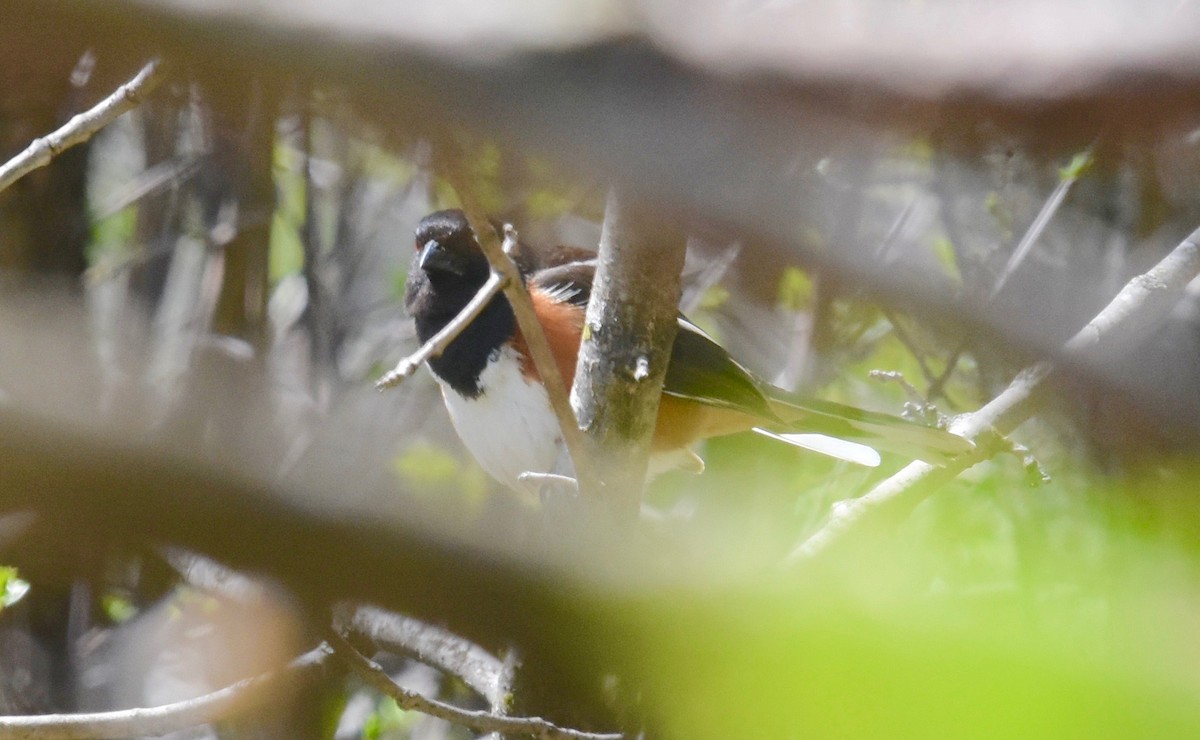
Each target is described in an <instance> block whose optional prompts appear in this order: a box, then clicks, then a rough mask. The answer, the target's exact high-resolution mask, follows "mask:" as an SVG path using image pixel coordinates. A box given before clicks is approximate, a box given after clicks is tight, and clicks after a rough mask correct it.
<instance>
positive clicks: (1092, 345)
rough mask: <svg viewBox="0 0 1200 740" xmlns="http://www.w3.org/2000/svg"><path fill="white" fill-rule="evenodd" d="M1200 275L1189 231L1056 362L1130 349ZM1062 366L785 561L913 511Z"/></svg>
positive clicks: (1047, 368)
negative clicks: (947, 457)
mask: <svg viewBox="0 0 1200 740" xmlns="http://www.w3.org/2000/svg"><path fill="white" fill-rule="evenodd" d="M1197 275H1200V229H1197V230H1196V231H1194V232H1192V234H1191V235H1190V236H1188V238H1186V239H1184V240H1183V242H1181V243H1180V244H1179V245H1178V246H1177V247H1175V249H1173V250H1172V251H1171V252H1170V253H1169V254H1168V255H1167V256H1166V257H1164V258H1163V259H1162V261H1160V262H1159V263H1158V264H1157V265H1155V266H1154V267H1153V268H1151V269H1150V270H1148V271H1147V272H1145V273H1143V274H1141V275H1138V276H1137V277H1135V278H1133V279H1132V280H1130V281H1129V282H1128V283H1127V284H1126V285H1125V287H1124V288H1122V289H1121V291H1120V292H1119V293H1117V295H1116V296H1115V297H1114V298H1113V299H1112V301H1110V302H1109V304H1108V305H1107V306H1105V307H1104V309H1103V310H1102V311H1101V312H1100V313H1099V314H1097V315H1096V317H1095V318H1093V319H1092V320H1091V321H1089V322H1088V324H1087V325H1086V326H1084V327H1083V328H1082V329H1080V330H1079V331H1078V332H1077V333H1076V334H1075V336H1073V337H1071V339H1070V340H1069V341H1067V343H1066V344H1065V345H1064V346H1063V348H1062V351H1061V352H1060V361H1063V362H1066V363H1068V364H1081V365H1084V366H1089V365H1090V366H1099V365H1100V363H1103V362H1104V361H1106V360H1109V359H1111V358H1113V357H1115V356H1118V355H1120V354H1122V353H1123V352H1125V351H1127V350H1128V349H1129V348H1130V347H1131V345H1133V344H1134V343H1136V342H1137V341H1138V340H1139V339H1143V338H1144V337H1145V336H1146V331H1147V329H1149V328H1151V327H1153V326H1155V325H1157V324H1158V323H1159V322H1160V321H1161V320H1162V319H1163V317H1164V316H1166V314H1167V312H1169V311H1170V310H1171V308H1172V307H1173V306H1174V305H1175V304H1176V303H1177V302H1178V301H1179V299H1180V297H1182V295H1183V291H1184V289H1185V288H1186V287H1187V285H1188V283H1189V282H1191V281H1192V280H1193V279H1194V278H1196V276H1197ZM1058 367H1059V363H1058V362H1052V361H1044V362H1039V363H1036V364H1034V365H1031V366H1029V367H1027V368H1025V369H1024V370H1022V371H1021V372H1020V373H1018V374H1017V377H1016V378H1015V379H1014V380H1013V381H1012V383H1011V384H1010V385H1009V386H1008V387H1007V388H1005V389H1004V391H1003V392H1001V393H1000V395H999V396H997V397H996V398H994V399H992V401H991V402H989V403H988V404H987V405H985V406H984V407H983V408H981V409H979V410H978V411H975V412H973V413H969V414H964V415H962V416H960V417H958V418H957V419H956V420H955V421H954V422H953V423H952V424H951V425H950V431H952V432H954V433H956V434H960V435H962V436H964V437H966V438H967V439H970V440H972V441H975V442H977V443H978V444H977V448H976V450H975V451H974V452H971V453H970V454H967V455H963V456H961V457H958V458H955V459H954V460H952V461H950V462H949V464H947V465H946V466H944V467H938V466H934V465H930V464H928V463H924V462H919V461H918V462H913V463H910V464H909V465H908V466H906V467H905V468H903V469H902V470H900V472H898V473H896V474H895V475H893V476H892V477H890V478H888V479H887V480H885V481H883V482H882V483H880V484H879V485H877V486H876V487H875V488H873V489H872V490H871V491H870V492H868V493H867V494H866V495H864V496H862V497H860V498H857V499H853V500H850V501H843V502H841V503H839V504H837V505H836V507H835V508H834V511H833V514H832V515H831V516H830V518H829V520H828V521H827V522H826V523H825V525H824V526H822V527H821V529H819V530H818V531H817V532H816V533H814V534H813V535H812V536H811V537H809V538H808V539H807V540H805V541H804V542H803V543H802V544H801V545H800V546H799V547H798V548H797V549H796V550H794V551H793V552H792V554H791V555H790V556H789V558H788V561H789V562H790V563H799V562H804V561H807V560H810V559H812V558H814V557H816V556H818V555H821V554H822V553H824V552H826V551H828V550H829V549H831V548H833V547H834V546H836V545H838V544H839V543H842V542H844V541H846V540H847V539H848V538H850V537H851V536H852V535H854V534H855V533H856V532H860V531H861V530H863V529H864V528H869V527H870V526H872V525H877V524H880V523H883V522H887V521H892V520H893V519H894V518H896V517H898V516H902V515H904V514H906V513H907V512H909V511H911V510H912V509H913V507H915V506H916V505H917V504H919V503H920V502H921V501H923V500H925V498H927V497H928V496H929V495H930V494H932V493H933V492H934V491H935V490H937V488H938V487H940V486H942V485H944V484H946V483H948V482H949V481H951V480H953V479H954V478H955V477H957V476H958V474H959V473H961V472H963V471H964V470H966V469H968V468H970V467H971V466H973V465H975V464H976V463H978V462H982V461H983V460H985V459H987V458H989V457H991V456H992V455H993V454H995V453H996V452H997V451H999V449H1000V448H1001V447H1002V445H997V444H988V443H987V440H986V436H987V435H988V434H989V433H995V434H1000V435H1003V434H1008V433H1009V432H1011V431H1012V430H1013V429H1015V428H1016V427H1017V426H1019V425H1020V424H1021V423H1022V422H1024V421H1025V420H1026V419H1027V418H1029V416H1030V415H1031V414H1033V412H1034V411H1035V410H1036V407H1037V398H1038V391H1039V390H1040V389H1041V388H1042V386H1043V385H1044V383H1045V381H1046V379H1047V378H1049V377H1050V376H1051V375H1052V374H1053V373H1054V372H1055V370H1056V369H1058Z"/></svg>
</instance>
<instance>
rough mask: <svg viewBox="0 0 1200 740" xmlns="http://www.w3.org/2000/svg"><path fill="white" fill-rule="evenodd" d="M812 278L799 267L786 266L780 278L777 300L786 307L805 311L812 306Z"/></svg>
mask: <svg viewBox="0 0 1200 740" xmlns="http://www.w3.org/2000/svg"><path fill="white" fill-rule="evenodd" d="M812 295H813V287H812V278H810V277H809V276H808V273H806V272H804V271H803V270H801V269H800V268H798V267H786V268H784V270H783V275H781V276H780V278H779V291H778V293H777V297H776V300H777V301H778V303H779V304H780V305H781V306H783V307H784V308H787V309H790V310H792V311H803V310H806V309H808V308H809V307H811V306H812Z"/></svg>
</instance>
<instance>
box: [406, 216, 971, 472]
mask: <svg viewBox="0 0 1200 740" xmlns="http://www.w3.org/2000/svg"><path fill="white" fill-rule="evenodd" d="M593 257H594V255H592V254H591V253H588V252H586V251H585V250H580V249H577V248H560V249H559V251H557V252H554V253H552V254H551V255H549V256H545V255H543V256H541V257H540V258H539V257H538V256H537V255H535V254H532V253H530V252H529V251H528V250H522V251H521V253H520V255H519V257H518V265H519V266H520V267H521V271H522V273H523V274H524V276H525V280H526V287H527V288H528V290H529V295H530V298H531V299H532V301H533V307H534V311H535V312H536V313H537V316H538V319H539V320H540V321H541V324H542V328H543V329H544V330H545V332H546V339H547V340H548V341H549V343H550V347H551V349H552V350H553V354H554V359H555V362H556V364H557V365H558V371H559V372H560V373H561V374H562V377H563V380H564V381H565V383H566V385H567V387H568V388H570V386H571V383H572V381H573V380H574V377H575V361H576V356H577V354H578V351H579V343H580V337H581V336H582V328H583V322H584V312H585V310H586V308H587V302H588V297H589V295H590V294H591V288H592V277H593V273H594V272H595V268H596V264H595V260H594V259H590V258H593ZM489 273H490V267H489V265H488V261H487V258H486V257H484V255H483V252H482V250H481V249H480V247H479V244H478V242H477V241H476V240H475V236H474V233H473V232H472V231H471V227H470V225H469V224H468V223H467V220H466V218H465V217H464V216H463V214H462V212H461V211H457V210H447V211H438V212H436V213H432V214H430V215H428V216H426V217H425V218H424V219H422V221H421V223H420V224H419V225H418V226H417V231H416V255H415V256H414V258H413V263H412V269H411V271H410V272H409V275H408V284H407V287H406V290H405V297H404V305H405V307H406V308H407V309H408V313H409V315H410V316H412V318H413V320H414V321H415V322H416V329H417V336H418V337H419V338H420V340H421V341H422V342H425V341H426V340H428V339H429V338H430V337H431V336H433V335H434V334H435V333H437V332H438V331H439V330H440V329H442V328H443V327H444V326H446V324H447V323H449V322H450V321H452V320H453V319H454V317H455V316H457V315H458V313H459V312H460V311H461V310H462V308H463V307H464V306H465V305H466V304H467V302H468V301H470V300H471V298H472V297H473V296H474V295H475V294H476V293H477V292H478V291H479V289H480V288H481V287H482V286H483V284H484V282H486V281H487V279H488V275H489ZM429 367H430V369H431V370H432V371H433V374H434V376H436V378H437V380H438V382H439V383H440V385H441V387H442V395H443V397H444V398H445V401H446V408H447V409H448V410H449V412H450V418H451V420H452V421H453V423H454V428H455V429H456V430H457V431H458V434H459V436H460V437H461V438H462V440H463V442H464V443H465V444H466V446H467V448H468V449H469V450H470V451H471V453H472V454H473V455H474V456H475V458H476V459H477V460H478V461H479V464H480V465H482V466H483V468H484V470H486V471H487V472H488V473H489V474H491V475H492V476H493V477H494V478H496V479H497V480H499V481H500V482H502V483H504V484H505V485H508V486H510V487H513V488H517V489H526V490H527V489H529V486H528V485H526V484H524V483H523V482H521V481H520V480H519V477H520V475H521V474H522V473H526V472H530V473H544V472H550V471H551V470H552V469H553V468H554V467H555V465H556V463H557V462H558V460H559V448H560V445H561V435H560V432H559V427H558V422H557V420H556V418H555V416H554V413H553V411H552V410H551V408H550V402H549V399H548V397H547V395H546V390H545V387H544V386H543V385H542V383H541V380H540V379H539V377H538V372H537V368H536V367H534V364H533V361H532V359H531V358H530V356H529V352H528V350H527V347H526V344H525V339H524V337H523V336H522V335H521V332H520V330H519V329H518V327H517V321H516V318H515V316H514V315H513V311H512V308H511V307H510V306H509V303H508V300H507V299H506V298H505V297H504V296H503V294H501V295H498V296H496V297H495V298H493V299H492V301H491V302H490V303H489V304H488V306H487V307H486V308H485V309H484V310H483V312H482V313H481V314H480V315H479V316H478V317H477V318H476V319H475V321H473V322H472V323H471V324H470V325H469V326H467V327H466V329H464V330H463V332H462V333H461V334H459V335H458V337H457V338H455V340H454V341H453V342H451V343H450V345H449V346H448V347H447V348H446V350H445V351H444V352H443V353H442V354H441V355H440V356H438V357H435V358H433V359H431V360H429ZM751 429H753V430H755V431H758V432H760V433H763V434H766V435H767V436H771V437H774V438H779V439H783V440H784V441H787V442H791V443H793V444H797V445H798V446H801V447H808V448H810V449H816V450H818V451H821V452H825V453H827V454H832V455H834V456H836V457H846V458H848V459H854V458H857V460H856V461H858V462H865V463H866V464H871V463H872V462H874V463H877V462H878V455H876V454H875V453H874V452H873V451H872V450H873V449H879V450H884V451H889V452H895V453H898V454H901V455H904V456H907V457H910V458H918V459H922V460H927V461H929V462H933V463H938V462H942V461H944V460H946V459H947V458H948V457H951V456H953V455H957V454H960V453H963V452H966V451H968V450H970V449H971V448H972V447H973V445H972V444H971V443H970V442H968V441H967V440H966V439H964V438H962V437H959V436H957V435H954V434H951V433H949V432H946V431H943V430H941V429H936V428H933V427H926V426H921V425H919V424H915V423H912V422H909V421H905V420H904V419H900V418H897V417H893V416H888V415H885V414H878V413H873V412H869V411H863V410H860V409H856V408H852V407H850V406H843V405H841V404H836V403H831V402H829V401H820V400H815V399H809V398H803V399H802V398H799V397H797V396H796V395H795V394H793V393H789V392H787V391H785V390H783V389H781V388H777V387H775V386H773V385H771V384H769V383H767V382H765V381H763V380H760V379H759V378H756V377H755V376H754V375H752V374H751V373H750V372H749V371H748V370H746V368H744V367H742V366H741V365H740V364H738V363H737V362H736V361H735V360H733V358H731V357H730V356H729V353H727V352H726V351H725V350H724V349H723V348H722V347H721V346H720V345H718V344H717V343H716V342H715V341H713V339H712V338H711V337H709V336H708V335H707V334H705V333H704V332H703V331H701V330H700V329H699V328H697V327H696V326H695V325H694V324H692V323H691V322H689V321H688V320H687V319H685V318H683V317H682V316H680V318H679V331H678V334H677V336H676V339H675V344H674V346H673V347H672V350H671V359H670V364H669V365H668V368H667V376H666V380H665V383H664V387H663V395H662V400H661V401H660V404H659V410H658V421H657V425H656V427H655V432H654V438H653V442H652V444H651V450H650V470H649V475H651V476H653V475H656V474H659V473H662V472H664V471H666V470H669V469H672V468H685V469H690V470H693V471H696V472H699V471H700V470H703V467H704V463H703V462H702V461H701V460H700V458H699V457H697V456H696V454H695V453H694V452H692V450H691V446H692V445H693V444H694V443H695V442H697V441H698V440H701V439H705V438H707V437H715V436H720V435H724V434H732V433H734V432H741V431H747V430H751ZM797 431H799V432H806V433H809V434H799V435H797V434H791V433H792V432H797ZM838 440H851V441H852V442H851V443H850V444H848V445H842V444H840V443H839V442H838ZM863 445H866V446H868V447H867V448H864V447H863ZM854 448H858V450H855V449H854ZM863 450H865V452H866V453H868V454H867V455H866V457H867V459H865V460H864V459H862V451H863ZM872 455H874V460H873V461H872V460H871V459H870V457H871V456H872Z"/></svg>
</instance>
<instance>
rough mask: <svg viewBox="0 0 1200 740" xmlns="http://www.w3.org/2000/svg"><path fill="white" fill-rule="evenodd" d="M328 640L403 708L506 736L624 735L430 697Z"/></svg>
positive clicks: (616, 739)
mask: <svg viewBox="0 0 1200 740" xmlns="http://www.w3.org/2000/svg"><path fill="white" fill-rule="evenodd" d="M326 640H328V642H329V644H330V645H331V646H332V647H333V650H334V654H335V655H336V656H337V657H338V658H340V659H341V660H342V661H343V662H344V663H345V664H346V667H347V668H349V669H350V670H351V671H352V672H353V673H354V674H355V675H357V676H358V677H359V678H360V679H362V681H363V683H365V684H367V685H368V686H370V687H371V688H373V689H375V690H376V691H378V692H380V693H381V694H383V695H385V696H390V697H391V698H393V699H395V700H396V704H398V705H399V706H400V708H401V709H404V710H408V711H416V712H421V713H423V714H428V715H429V716H431V717H437V718H438V719H444V720H446V721H447V722H452V723H454V724H456V725H461V726H463V727H467V728H470V729H472V730H475V731H476V732H500V733H504V734H507V735H528V736H531V737H535V738H545V739H547V740H620V738H622V737H624V736H623V735H620V734H615V733H596V732H583V731H580V730H571V729H567V728H565V727H559V726H558V725H556V724H554V723H552V722H548V721H546V720H544V719H541V718H540V717H505V716H501V715H498V714H493V713H491V712H481V711H472V710H468V709H459V708H458V707H455V706H452V705H450V704H446V703H445V702H440V701H437V700H435V699H427V698H425V697H424V696H422V695H420V694H418V693H416V692H415V691H409V690H408V689H406V688H404V687H403V686H400V685H398V684H397V683H396V682H395V681H393V680H392V678H391V676H389V675H388V674H387V672H386V671H384V670H383V668H381V667H380V666H379V664H378V663H375V662H374V661H373V660H370V659H369V658H367V657H366V656H364V655H363V654H362V653H360V652H358V651H357V650H355V649H354V646H353V645H351V644H350V643H349V642H347V641H346V639H345V638H344V637H342V636H341V635H339V634H337V633H336V632H332V631H331V632H329V633H328V634H327V635H326Z"/></svg>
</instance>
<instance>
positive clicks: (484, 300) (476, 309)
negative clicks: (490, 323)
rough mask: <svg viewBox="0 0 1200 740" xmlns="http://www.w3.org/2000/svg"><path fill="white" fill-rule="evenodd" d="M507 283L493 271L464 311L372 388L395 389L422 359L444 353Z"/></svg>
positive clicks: (414, 370) (415, 368)
mask: <svg viewBox="0 0 1200 740" xmlns="http://www.w3.org/2000/svg"><path fill="white" fill-rule="evenodd" d="M506 282H507V279H506V278H505V277H504V276H503V275H501V274H499V273H496V272H493V273H492V274H491V276H490V277H489V278H488V280H487V282H486V283H484V284H483V287H482V288H480V289H479V292H478V293H476V294H475V297H474V298H472V299H471V301H470V302H469V303H468V304H467V305H465V306H463V310H462V311H459V313H458V315H457V316H455V317H454V320H453V321H451V322H450V323H448V324H446V325H445V326H443V327H442V329H441V331H439V332H438V333H437V334H434V335H433V336H432V337H430V338H429V341H428V342H425V344H422V345H421V348H420V349H418V350H417V351H416V352H413V353H412V354H411V355H409V356H408V357H405V358H404V359H402V360H400V362H398V363H396V367H394V368H392V371H391V372H389V373H388V374H386V375H384V376H383V377H382V378H380V379H379V380H378V381H376V383H375V387H376V388H378V389H379V390H381V391H382V390H386V389H388V388H395V387H396V386H398V385H400V384H401V383H403V382H404V379H405V378H407V377H408V376H410V375H412V374H413V373H415V372H416V371H417V368H419V367H421V364H422V363H423V362H425V361H426V360H430V359H433V358H434V357H437V356H438V355H440V354H442V353H443V352H445V351H446V348H447V347H449V346H450V343H451V342H453V341H454V340H455V339H456V338H458V335H459V334H462V333H463V330H464V329H466V328H467V327H468V326H470V324H471V322H472V321H474V320H475V319H476V318H477V317H478V316H479V314H481V313H482V312H483V309H485V308H487V305H488V303H490V302H491V300H492V299H493V298H495V297H496V295H497V294H499V293H500V291H502V290H504V286H505V283H506Z"/></svg>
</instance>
